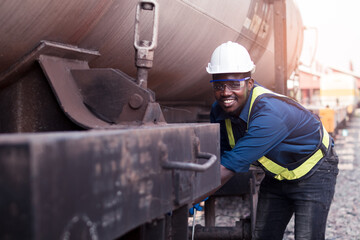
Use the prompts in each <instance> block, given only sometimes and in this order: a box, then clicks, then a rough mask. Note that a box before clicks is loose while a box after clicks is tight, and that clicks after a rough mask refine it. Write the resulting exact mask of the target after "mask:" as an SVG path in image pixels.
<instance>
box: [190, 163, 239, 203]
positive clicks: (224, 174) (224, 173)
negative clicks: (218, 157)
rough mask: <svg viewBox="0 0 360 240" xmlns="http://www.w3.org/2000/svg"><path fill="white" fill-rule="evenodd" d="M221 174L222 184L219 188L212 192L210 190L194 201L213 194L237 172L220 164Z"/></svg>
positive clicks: (199, 200) (197, 201)
mask: <svg viewBox="0 0 360 240" xmlns="http://www.w3.org/2000/svg"><path fill="white" fill-rule="evenodd" d="M220 175H221V185H220V186H219V187H217V188H215V189H214V190H212V191H211V192H208V193H207V194H205V195H203V196H201V197H200V198H197V199H196V200H195V201H194V204H196V203H199V202H201V201H202V200H204V199H205V198H207V197H209V196H211V195H212V194H214V193H215V192H216V191H217V190H219V189H220V188H221V187H222V186H223V185H224V184H225V183H226V182H227V181H229V179H230V178H231V177H233V176H234V175H235V172H233V171H231V170H229V169H227V168H226V167H224V166H223V165H220Z"/></svg>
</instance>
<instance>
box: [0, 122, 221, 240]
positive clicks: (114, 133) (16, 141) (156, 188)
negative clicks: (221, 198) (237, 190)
mask: <svg viewBox="0 0 360 240" xmlns="http://www.w3.org/2000/svg"><path fill="white" fill-rule="evenodd" d="M218 131H219V130H218V127H217V125H216V124H190V125H167V126H161V127H156V128H155V127H151V128H147V127H142V128H139V129H127V130H111V131H109V130H96V131H95V130H93V131H87V132H65V133H48V134H22V135H0V192H1V193H2V196H3V197H2V201H1V202H0V204H1V206H0V208H1V209H3V210H4V211H3V212H2V214H1V216H0V224H1V226H2V227H1V229H0V238H1V239H38V240H40V239H105V240H106V239H114V238H116V237H119V236H122V235H123V234H125V233H126V232H127V231H129V230H131V229H133V228H135V227H137V226H139V225H141V224H144V223H146V222H150V221H151V220H153V219H155V218H157V217H161V216H162V215H164V214H166V213H168V212H171V211H175V210H176V209H178V208H179V207H181V206H184V207H185V208H186V209H187V204H190V203H192V201H193V200H194V199H195V198H197V197H199V196H200V195H202V194H203V192H204V191H209V190H211V189H213V188H215V187H216V186H218V185H219V184H220V172H219V164H220V163H219V161H217V162H216V164H215V165H214V166H212V167H210V168H209V170H208V171H205V172H203V173H195V172H193V171H181V170H168V169H164V168H162V167H161V160H160V159H161V157H160V152H161V151H158V149H159V144H160V145H163V146H165V148H162V149H166V154H167V156H168V159H169V161H177V162H196V161H198V160H197V159H196V157H195V155H194V144H193V141H194V139H196V138H199V140H200V150H201V151H202V152H210V153H213V154H215V155H216V156H217V157H218V155H217V154H218V150H219V142H218V141H213V139H218V134H219V132H218ZM175 136H176V137H175ZM209 139H212V141H209ZM179 180H180V181H179ZM185 180H186V181H185ZM198 180H202V181H201V182H203V183H205V182H206V184H203V185H197V184H196V183H197V182H198ZM186 212H187V211H186ZM186 215H187V214H186ZM178 227H179V226H178Z"/></svg>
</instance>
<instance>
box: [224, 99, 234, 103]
mask: <svg viewBox="0 0 360 240" xmlns="http://www.w3.org/2000/svg"><path fill="white" fill-rule="evenodd" d="M233 101H234V100H233V99H229V100H224V103H232V102H233Z"/></svg>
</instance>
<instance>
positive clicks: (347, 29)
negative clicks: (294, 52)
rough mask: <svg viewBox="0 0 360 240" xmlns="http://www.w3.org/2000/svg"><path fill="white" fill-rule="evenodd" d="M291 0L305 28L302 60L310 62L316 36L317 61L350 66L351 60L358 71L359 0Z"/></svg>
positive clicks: (347, 68)
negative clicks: (296, 7)
mask: <svg viewBox="0 0 360 240" xmlns="http://www.w3.org/2000/svg"><path fill="white" fill-rule="evenodd" d="M294 1H295V3H296V4H297V5H298V7H299V9H300V12H301V15H302V19H303V23H304V26H305V27H306V28H307V29H308V30H306V31H305V40H304V47H303V54H302V57H301V60H302V61H303V62H310V58H311V57H309V56H312V55H313V54H311V53H313V52H314V50H313V49H315V46H316V44H315V42H316V41H315V39H316V38H317V39H318V42H317V51H316V55H315V59H316V60H317V61H319V62H320V63H321V64H322V65H324V66H330V67H337V68H341V69H343V70H349V66H350V64H349V62H350V61H351V62H352V63H353V68H354V71H355V72H356V73H360V26H359V25H360V0H294ZM316 36H317V37H316Z"/></svg>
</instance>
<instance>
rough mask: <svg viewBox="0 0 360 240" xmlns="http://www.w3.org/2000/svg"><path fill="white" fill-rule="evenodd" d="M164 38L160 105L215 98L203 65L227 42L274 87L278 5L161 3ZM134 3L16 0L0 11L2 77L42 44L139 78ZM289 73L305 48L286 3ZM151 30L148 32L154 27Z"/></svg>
mask: <svg viewBox="0 0 360 240" xmlns="http://www.w3.org/2000/svg"><path fill="white" fill-rule="evenodd" d="M158 3H159V10H160V15H159V40H158V47H157V49H156V50H155V56H154V64H153V68H152V69H151V70H150V73H149V80H148V87H149V88H150V89H151V90H153V91H154V92H155V94H156V99H157V100H158V101H194V102H195V101H199V102H206V103H210V102H212V101H213V98H212V90H211V86H210V84H209V80H210V78H211V76H209V75H208V74H207V73H206V71H205V67H206V65H207V63H208V61H209V59H210V56H211V54H212V52H213V50H214V49H215V48H216V47H217V46H218V45H219V44H221V43H223V42H226V41H229V40H230V41H236V42H239V43H241V44H243V45H244V46H245V47H246V48H247V49H248V50H249V52H250V55H251V56H252V59H253V60H254V62H255V64H256V65H257V71H256V73H255V76H254V78H255V80H257V81H258V82H260V83H261V84H263V85H265V86H267V87H269V88H273V86H274V83H275V79H274V75H275V74H274V54H273V52H274V50H273V49H274V47H273V45H274V41H273V40H274V38H273V18H272V16H273V5H272V4H270V3H269V1H267V0H241V1H240V0H227V1H208V0H171V1H169V0H158ZM136 5H137V1H135V0H61V1H60V0H54V1H47V0H36V1H29V0H25V1H24V0H11V1H4V2H2V3H1V7H0V36H1V38H0V73H1V72H3V71H6V70H7V69H8V68H9V67H10V66H11V65H12V64H14V63H15V62H16V61H17V60H18V59H20V58H21V57H22V56H23V55H24V54H26V53H27V52H29V51H30V50H31V49H32V48H34V47H35V46H36V45H37V44H38V43H39V41H41V40H49V41H55V42H59V43H64V44H71V45H76V46H79V47H81V48H86V49H93V50H98V51H99V52H100V54H101V56H100V57H99V58H97V59H95V60H93V61H92V62H90V66H91V67H93V68H94V67H96V68H98V67H101V68H116V69H120V70H121V71H123V72H125V73H127V74H128V75H130V76H132V77H135V76H136V67H135V64H134V63H135V57H134V55H135V51H134V48H133V42H134V25H135V9H136ZM287 23H288V28H287V32H288V68H289V70H290V71H288V73H289V74H290V73H291V70H293V69H294V66H295V65H296V63H297V59H298V57H299V55H300V51H301V47H302V38H303V35H302V34H303V33H302V21H301V18H300V14H299V11H298V9H297V8H296V6H295V5H294V3H293V1H291V0H288V1H287ZM145 25H149V32H150V31H152V30H151V25H152V24H151V23H147V24H145Z"/></svg>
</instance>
